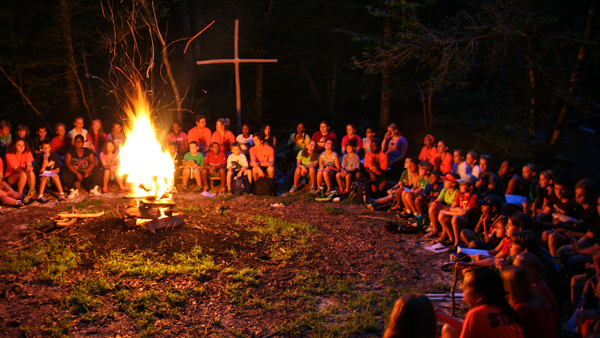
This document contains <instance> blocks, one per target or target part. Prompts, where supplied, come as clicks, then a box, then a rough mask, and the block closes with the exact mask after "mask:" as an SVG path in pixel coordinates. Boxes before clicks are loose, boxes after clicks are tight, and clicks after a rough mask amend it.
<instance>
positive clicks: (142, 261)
mask: <svg viewBox="0 0 600 338" xmlns="http://www.w3.org/2000/svg"><path fill="white" fill-rule="evenodd" d="M151 254H152V253H151V252H149V251H146V255H145V254H144V253H142V252H136V253H123V252H120V251H112V252H111V253H110V254H109V255H108V256H107V257H104V258H101V259H100V263H101V264H102V265H103V266H104V267H105V268H106V269H107V271H108V272H109V273H111V274H117V273H123V274H124V275H128V276H138V277H141V278H145V279H153V278H157V277H161V276H166V275H186V276H192V277H195V278H201V277H203V276H205V275H206V274H207V273H208V272H211V271H215V270H218V269H219V266H218V265H217V264H216V263H215V261H214V259H213V258H212V257H211V256H209V255H204V254H203V253H202V248H201V247H199V246H195V247H193V248H192V249H191V250H190V251H189V252H188V253H176V254H174V255H173V257H172V258H171V259H167V262H161V261H157V260H158V259H159V257H157V256H156V255H155V254H154V255H151ZM147 255H148V256H151V257H147Z"/></svg>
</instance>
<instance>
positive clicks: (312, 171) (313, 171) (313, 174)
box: [308, 168, 317, 188]
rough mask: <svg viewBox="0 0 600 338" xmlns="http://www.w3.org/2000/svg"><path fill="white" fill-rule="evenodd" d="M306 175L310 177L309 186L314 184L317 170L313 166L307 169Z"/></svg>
mask: <svg viewBox="0 0 600 338" xmlns="http://www.w3.org/2000/svg"><path fill="white" fill-rule="evenodd" d="M308 177H310V187H311V188H312V187H314V186H315V182H316V181H317V170H316V169H315V168H309V169H308Z"/></svg>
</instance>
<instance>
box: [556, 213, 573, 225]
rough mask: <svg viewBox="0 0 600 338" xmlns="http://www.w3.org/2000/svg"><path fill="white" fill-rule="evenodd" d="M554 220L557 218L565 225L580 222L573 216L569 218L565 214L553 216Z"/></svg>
mask: <svg viewBox="0 0 600 338" xmlns="http://www.w3.org/2000/svg"><path fill="white" fill-rule="evenodd" d="M552 218H557V219H558V220H559V221H561V222H563V223H577V224H579V221H578V220H576V219H575V218H573V217H571V216H567V215H564V214H552Z"/></svg>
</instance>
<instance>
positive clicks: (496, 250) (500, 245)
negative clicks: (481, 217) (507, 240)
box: [488, 239, 504, 256]
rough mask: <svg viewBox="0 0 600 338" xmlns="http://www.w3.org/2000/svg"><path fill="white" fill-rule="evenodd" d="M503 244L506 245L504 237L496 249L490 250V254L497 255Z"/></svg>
mask: <svg viewBox="0 0 600 338" xmlns="http://www.w3.org/2000/svg"><path fill="white" fill-rule="evenodd" d="M502 245H504V239H502V240H500V243H498V245H497V246H496V248H495V249H492V250H488V255H490V256H496V255H497V254H498V253H499V252H500V250H502Z"/></svg>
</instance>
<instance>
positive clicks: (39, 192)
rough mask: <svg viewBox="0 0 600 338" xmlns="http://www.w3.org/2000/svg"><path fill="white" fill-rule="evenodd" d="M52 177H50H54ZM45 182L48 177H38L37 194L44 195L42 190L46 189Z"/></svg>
mask: <svg viewBox="0 0 600 338" xmlns="http://www.w3.org/2000/svg"><path fill="white" fill-rule="evenodd" d="M56 176H58V175H54V177H56ZM54 177H52V178H54ZM46 183H48V177H45V176H44V177H41V178H40V188H39V189H38V194H39V196H44V190H45V189H46Z"/></svg>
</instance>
